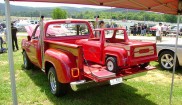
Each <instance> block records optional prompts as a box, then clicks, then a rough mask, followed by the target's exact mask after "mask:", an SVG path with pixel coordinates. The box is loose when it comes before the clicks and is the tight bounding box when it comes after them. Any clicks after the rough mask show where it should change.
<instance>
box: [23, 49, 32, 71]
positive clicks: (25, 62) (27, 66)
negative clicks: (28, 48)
mask: <svg viewBox="0 0 182 105" xmlns="http://www.w3.org/2000/svg"><path fill="white" fill-rule="evenodd" d="M23 65H24V68H25V69H27V70H28V69H31V67H32V65H33V64H32V63H31V61H30V60H29V58H28V56H27V53H26V52H25V51H23Z"/></svg>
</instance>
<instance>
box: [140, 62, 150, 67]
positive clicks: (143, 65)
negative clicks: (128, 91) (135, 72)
mask: <svg viewBox="0 0 182 105" xmlns="http://www.w3.org/2000/svg"><path fill="white" fill-rule="evenodd" d="M148 65H149V62H147V63H142V64H140V67H141V68H143V69H144V68H145V67H147V66H148Z"/></svg>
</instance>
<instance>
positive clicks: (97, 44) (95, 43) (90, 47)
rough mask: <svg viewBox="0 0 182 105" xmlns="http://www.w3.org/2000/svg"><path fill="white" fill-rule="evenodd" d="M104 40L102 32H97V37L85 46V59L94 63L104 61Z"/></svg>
mask: <svg viewBox="0 0 182 105" xmlns="http://www.w3.org/2000/svg"><path fill="white" fill-rule="evenodd" d="M102 42H103V39H102V35H101V32H100V31H98V32H97V31H96V32H95V37H94V38H90V39H89V41H86V43H85V44H84V47H85V48H84V50H85V51H84V52H85V53H84V55H85V58H86V59H88V60H90V61H94V62H101V60H102V50H103V48H102V45H103V43H102Z"/></svg>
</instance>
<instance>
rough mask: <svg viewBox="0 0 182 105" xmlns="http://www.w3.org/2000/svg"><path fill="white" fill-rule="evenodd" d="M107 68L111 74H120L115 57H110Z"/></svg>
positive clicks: (107, 60)
mask: <svg viewBox="0 0 182 105" xmlns="http://www.w3.org/2000/svg"><path fill="white" fill-rule="evenodd" d="M106 68H107V70H108V71H110V72H114V73H116V72H118V65H117V60H116V58H115V57H108V58H107V59H106Z"/></svg>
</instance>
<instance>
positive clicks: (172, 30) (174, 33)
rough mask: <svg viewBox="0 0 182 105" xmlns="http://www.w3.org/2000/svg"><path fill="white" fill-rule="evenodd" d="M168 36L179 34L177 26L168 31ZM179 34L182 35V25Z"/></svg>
mask: <svg viewBox="0 0 182 105" xmlns="http://www.w3.org/2000/svg"><path fill="white" fill-rule="evenodd" d="M167 33H168V34H167V36H174V35H176V34H177V26H174V27H172V28H171V29H170V30H169V31H168V32H167ZM179 35H182V26H179Z"/></svg>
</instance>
